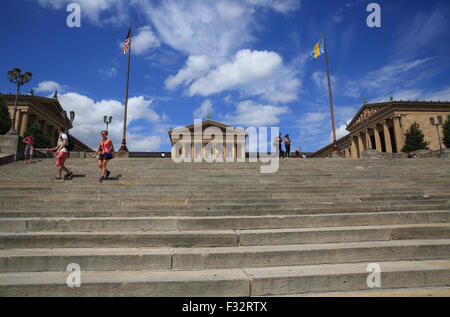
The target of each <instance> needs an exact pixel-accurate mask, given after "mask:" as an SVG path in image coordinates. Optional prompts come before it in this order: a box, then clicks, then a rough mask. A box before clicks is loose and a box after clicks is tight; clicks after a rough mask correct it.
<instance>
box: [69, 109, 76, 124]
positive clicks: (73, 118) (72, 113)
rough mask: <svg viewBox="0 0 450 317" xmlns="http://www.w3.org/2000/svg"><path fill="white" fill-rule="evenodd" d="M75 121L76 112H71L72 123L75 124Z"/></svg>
mask: <svg viewBox="0 0 450 317" xmlns="http://www.w3.org/2000/svg"><path fill="white" fill-rule="evenodd" d="M73 120H75V111H71V112H70V121H72V122H73Z"/></svg>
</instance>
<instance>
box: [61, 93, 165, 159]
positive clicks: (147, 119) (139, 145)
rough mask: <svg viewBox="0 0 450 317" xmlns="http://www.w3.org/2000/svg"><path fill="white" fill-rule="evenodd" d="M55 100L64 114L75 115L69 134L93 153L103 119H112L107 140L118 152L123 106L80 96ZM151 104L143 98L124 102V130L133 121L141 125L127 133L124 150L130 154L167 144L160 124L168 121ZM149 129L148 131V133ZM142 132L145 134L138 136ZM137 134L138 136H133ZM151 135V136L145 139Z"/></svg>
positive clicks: (71, 94)
mask: <svg viewBox="0 0 450 317" xmlns="http://www.w3.org/2000/svg"><path fill="white" fill-rule="evenodd" d="M58 100H59V102H60V103H61V105H62V106H63V108H64V109H65V110H67V111H75V114H76V117H75V121H74V124H73V125H74V127H73V129H71V131H70V132H71V133H72V134H73V135H74V136H75V137H76V138H78V139H80V140H81V141H82V142H84V143H86V144H87V145H89V146H90V147H92V148H93V149H95V148H97V146H98V142H99V140H100V131H101V130H103V129H104V128H105V124H104V122H103V116H105V115H108V116H112V117H113V120H112V124H111V125H110V126H109V137H110V138H111V140H112V141H113V143H114V145H115V147H116V149H117V150H118V149H119V148H120V145H121V141H122V133H123V130H122V129H123V112H124V105H123V104H122V103H121V102H119V101H117V100H101V101H94V100H93V99H91V98H89V97H87V96H83V95H81V94H78V93H75V92H68V93H65V94H61V95H59V96H58ZM152 103H153V100H148V99H146V98H145V97H143V96H139V97H133V98H130V99H129V101H128V115H127V124H128V126H129V125H130V124H132V123H135V122H136V121H137V120H144V125H143V126H139V127H138V128H137V129H136V128H135V129H130V128H129V129H128V130H127V146H128V148H129V150H130V151H155V150H158V149H159V148H160V146H161V144H163V143H165V142H168V140H167V135H166V133H167V129H166V128H165V127H163V126H162V125H161V121H162V120H164V119H168V118H167V116H166V115H164V114H163V116H162V117H161V116H160V115H158V114H157V113H156V112H155V111H154V110H153V109H152ZM149 127H151V129H152V130H149ZM143 130H144V131H145V132H147V133H145V135H144V134H143V133H142V132H143ZM133 132H139V133H133ZM149 134H154V135H149Z"/></svg>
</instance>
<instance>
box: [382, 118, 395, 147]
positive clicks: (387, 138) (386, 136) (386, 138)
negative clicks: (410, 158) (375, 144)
mask: <svg viewBox="0 0 450 317" xmlns="http://www.w3.org/2000/svg"><path fill="white" fill-rule="evenodd" d="M383 132H384V142H385V144H386V152H387V153H393V151H392V143H391V137H390V134H389V128H388V125H387V121H384V122H383Z"/></svg>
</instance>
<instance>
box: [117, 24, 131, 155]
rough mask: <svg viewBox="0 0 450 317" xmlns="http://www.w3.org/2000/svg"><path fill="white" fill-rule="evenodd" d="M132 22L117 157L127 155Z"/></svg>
mask: <svg viewBox="0 0 450 317" xmlns="http://www.w3.org/2000/svg"><path fill="white" fill-rule="evenodd" d="M132 28H133V23H131V25H130V45H129V48H128V69H127V89H126V90H125V113H124V116H123V137H122V146H121V147H120V150H119V157H124V156H125V157H126V156H129V152H128V148H127V110H128V84H129V82H130V60H131V33H132Z"/></svg>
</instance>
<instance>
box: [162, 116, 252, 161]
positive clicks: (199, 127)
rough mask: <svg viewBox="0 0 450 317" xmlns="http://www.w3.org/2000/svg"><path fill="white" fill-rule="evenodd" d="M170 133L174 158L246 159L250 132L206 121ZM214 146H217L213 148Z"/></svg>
mask: <svg viewBox="0 0 450 317" xmlns="http://www.w3.org/2000/svg"><path fill="white" fill-rule="evenodd" d="M214 130H215V131H216V132H219V134H221V136H222V139H219V138H218V137H219V136H218V135H217V134H216V133H215V132H214ZM168 133H169V138H170V142H171V143H172V157H190V158H191V159H196V158H201V159H208V158H222V159H224V160H226V159H237V158H240V159H245V155H246V152H245V149H246V137H247V135H248V132H247V131H244V130H242V129H239V128H234V127H232V126H229V125H227V124H224V123H220V122H216V121H213V120H205V121H201V122H198V123H195V124H191V125H188V126H185V127H179V128H176V129H172V130H169V131H168ZM183 133H184V134H185V135H182V134H183ZM212 144H216V146H211V145H212ZM177 151H178V152H179V153H176V152H177Z"/></svg>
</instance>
